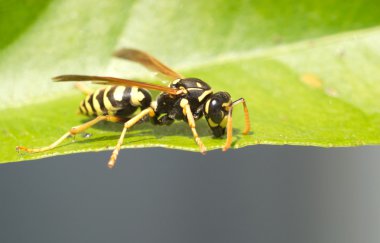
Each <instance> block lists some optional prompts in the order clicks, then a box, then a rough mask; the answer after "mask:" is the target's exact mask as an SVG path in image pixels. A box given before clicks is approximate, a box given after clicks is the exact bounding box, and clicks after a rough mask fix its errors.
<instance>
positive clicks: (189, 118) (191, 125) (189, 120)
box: [184, 103, 206, 154]
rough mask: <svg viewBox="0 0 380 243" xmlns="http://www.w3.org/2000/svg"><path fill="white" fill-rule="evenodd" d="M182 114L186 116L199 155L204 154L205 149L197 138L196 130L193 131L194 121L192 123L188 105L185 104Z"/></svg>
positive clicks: (192, 119) (192, 118)
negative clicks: (199, 152)
mask: <svg viewBox="0 0 380 243" xmlns="http://www.w3.org/2000/svg"><path fill="white" fill-rule="evenodd" d="M184 113H185V114H186V117H187V121H188V123H189V126H190V128H191V131H192V132H193V136H194V139H195V142H196V143H197V144H198V146H199V149H200V151H201V153H202V154H205V153H206V147H205V146H204V145H203V143H202V140H201V139H200V137H199V136H198V133H197V130H196V129H195V121H194V117H193V113H192V112H191V109H190V105H189V104H188V103H185V105H184Z"/></svg>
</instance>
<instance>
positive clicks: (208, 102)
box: [205, 99, 211, 114]
mask: <svg viewBox="0 0 380 243" xmlns="http://www.w3.org/2000/svg"><path fill="white" fill-rule="evenodd" d="M210 101H211V99H209V100H208V101H207V102H206V109H205V111H206V114H208V108H209V106H210Z"/></svg>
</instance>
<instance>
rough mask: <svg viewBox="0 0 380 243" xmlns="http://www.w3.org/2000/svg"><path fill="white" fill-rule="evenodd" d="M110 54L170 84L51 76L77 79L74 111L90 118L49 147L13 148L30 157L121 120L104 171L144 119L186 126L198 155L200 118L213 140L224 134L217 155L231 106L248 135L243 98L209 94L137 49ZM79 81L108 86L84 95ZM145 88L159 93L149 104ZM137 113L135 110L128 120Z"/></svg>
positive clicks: (203, 149)
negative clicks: (240, 116) (241, 114)
mask: <svg viewBox="0 0 380 243" xmlns="http://www.w3.org/2000/svg"><path fill="white" fill-rule="evenodd" d="M114 56H116V57H118V58H122V59H126V60H129V61H132V62H136V63H139V64H141V65H143V66H144V67H145V68H147V69H148V70H150V71H154V72H156V73H158V74H162V75H164V76H166V77H167V78H169V79H170V80H171V83H170V84H169V85H168V87H167V86H164V85H157V84H152V83H146V82H140V81H135V80H130V79H122V78H115V77H105V76H87V75H61V76H57V77H54V78H53V80H54V81H56V82H66V81H77V83H76V85H77V87H78V88H79V89H80V90H81V91H82V92H83V93H85V94H86V98H85V99H84V100H82V102H81V103H80V105H79V112H80V113H81V114H83V115H86V116H89V117H92V118H93V119H92V120H90V121H88V122H86V123H84V124H81V125H79V126H75V127H72V128H71V129H70V130H69V131H68V132H66V133H65V134H64V135H63V136H62V137H60V138H59V139H58V140H56V141H55V142H54V143H52V144H50V145H49V146H46V147H41V148H27V147H24V146H17V147H16V149H17V150H18V151H20V150H21V151H26V152H30V153H34V152H43V151H47V150H51V149H53V148H55V147H57V146H58V145H59V144H60V143H61V142H62V141H64V140H65V139H66V138H68V137H70V136H75V135H76V134H78V133H81V132H84V131H85V130H86V129H87V128H89V127H91V126H93V125H95V124H97V123H98V122H100V121H109V122H123V123H124V127H123V130H122V132H121V135H120V138H119V140H118V142H117V144H116V146H115V148H114V150H113V152H112V155H111V157H110V159H109V161H108V167H109V168H113V167H114V166H115V163H116V159H117V156H118V154H119V151H120V148H121V146H122V143H123V140H124V137H125V135H126V133H127V130H128V129H130V128H131V127H132V126H133V125H135V124H137V123H138V122H140V121H146V120H150V121H151V122H152V123H153V124H155V125H170V124H172V123H173V122H174V121H175V120H183V121H185V122H186V123H188V125H189V127H190V129H191V131H192V133H193V136H194V139H195V142H196V143H197V144H198V146H199V149H200V152H201V153H203V154H204V153H205V152H206V147H205V146H204V144H203V143H202V141H201V139H200V137H199V135H198V133H197V130H196V125H195V121H196V120H198V119H200V118H201V117H203V116H204V117H205V118H206V121H207V123H208V125H209V127H210V129H211V131H212V133H213V135H214V136H215V137H221V136H223V135H224V134H225V133H227V135H226V142H225V144H224V146H223V151H226V150H227V149H228V148H229V147H230V146H231V142H232V111H233V107H234V106H235V105H237V104H240V103H241V104H242V105H243V108H244V115H245V129H244V131H243V134H248V132H249V130H250V121H249V114H248V108H247V105H246V102H245V100H244V98H240V99H237V100H235V101H232V99H231V96H230V94H229V93H227V92H216V93H214V92H213V91H212V89H211V87H210V86H209V85H208V84H207V83H206V82H204V81H202V80H201V79H198V78H185V77H183V76H182V75H181V74H179V73H177V72H175V71H173V70H172V69H171V68H169V67H168V66H166V65H164V64H163V63H162V62H160V61H158V60H157V59H156V58H155V57H153V56H151V55H149V54H148V53H145V52H143V51H140V50H136V49H127V48H123V49H120V50H118V51H116V52H115V53H114ZM84 81H92V82H93V83H96V84H103V85H108V86H107V87H105V88H100V89H97V90H96V91H94V92H90V91H88V90H86V89H85V87H84V86H83V85H82V83H81V82H84ZM149 90H156V91H161V93H159V95H158V96H157V98H156V100H155V101H153V99H152V95H151V94H150V92H149ZM138 109H140V112H139V113H137V115H134V116H133V114H135V112H136V111H137V110H138Z"/></svg>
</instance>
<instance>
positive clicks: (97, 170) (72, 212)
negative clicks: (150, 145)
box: [0, 146, 380, 243]
mask: <svg viewBox="0 0 380 243" xmlns="http://www.w3.org/2000/svg"><path fill="white" fill-rule="evenodd" d="M109 155H110V152H102V153H86V154H76V155H70V156H62V157H55V158H48V159H42V160H36V161H29V162H23V163H11V164H4V165H1V166H0V195H1V198H0V232H1V233H0V242H1V243H5V242H293V243H294V242H323V243H328V242H331V243H338V242H342V243H343V242H344V243H349V242H365V243H369V242H374V243H375V242H376V243H378V242H380V230H379V229H380V192H379V185H380V160H379V159H378V158H380V148H379V147H360V148H335V149H323V148H313V147H291V146H252V147H246V148H243V149H239V150H230V151H228V152H226V153H223V152H221V151H211V152H209V153H208V154H207V155H206V156H202V155H200V154H198V153H192V152H183V151H175V150H166V149H158V148H157V149H130V150H123V151H122V153H121V155H120V158H119V160H118V164H117V167H116V168H115V169H113V170H109V169H107V167H106V161H107V159H108V157H109Z"/></svg>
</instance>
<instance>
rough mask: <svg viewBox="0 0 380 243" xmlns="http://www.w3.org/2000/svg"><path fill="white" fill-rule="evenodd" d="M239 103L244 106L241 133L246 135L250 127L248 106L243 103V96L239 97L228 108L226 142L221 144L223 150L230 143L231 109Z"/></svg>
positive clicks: (229, 145) (228, 146) (227, 147)
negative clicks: (243, 125) (243, 120)
mask: <svg viewBox="0 0 380 243" xmlns="http://www.w3.org/2000/svg"><path fill="white" fill-rule="evenodd" d="M239 103H242V104H243V107H244V118H245V128H244V131H243V134H244V135H247V134H248V132H249V130H250V129H251V123H250V121H249V113H248V108H247V104H246V103H245V100H244V99H243V98H240V99H238V100H236V101H234V102H232V104H231V106H230V108H229V110H228V117H227V139H226V143H225V144H224V146H223V151H226V150H227V149H229V148H230V147H231V143H232V110H233V107H234V106H235V105H237V104H239Z"/></svg>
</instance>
